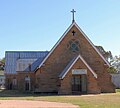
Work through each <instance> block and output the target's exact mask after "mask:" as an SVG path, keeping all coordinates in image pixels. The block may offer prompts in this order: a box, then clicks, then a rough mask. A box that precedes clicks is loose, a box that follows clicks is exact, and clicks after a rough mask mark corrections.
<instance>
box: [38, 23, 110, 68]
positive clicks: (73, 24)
mask: <svg viewBox="0 0 120 108" xmlns="http://www.w3.org/2000/svg"><path fill="white" fill-rule="evenodd" d="M73 26H76V27H77V28H78V30H79V31H80V32H81V33H82V35H83V36H84V37H85V38H86V39H87V41H88V42H89V43H90V44H91V46H92V47H93V48H94V50H95V51H96V52H97V53H98V55H99V56H100V57H101V58H102V59H103V61H104V62H105V63H106V64H107V65H108V66H110V64H109V63H108V61H107V60H106V59H105V58H104V57H103V55H102V54H101V53H100V52H99V51H98V49H97V48H96V47H95V46H94V44H93V43H92V42H91V41H90V39H89V38H88V37H87V35H86V34H85V33H84V32H83V31H82V29H81V28H80V27H79V26H78V25H77V24H76V22H73V23H72V24H71V25H70V26H69V27H68V29H67V30H66V31H65V33H64V34H63V35H62V37H61V38H60V39H59V40H58V42H57V43H56V44H55V45H54V47H53V48H52V49H51V51H50V52H49V54H48V55H47V56H46V57H45V59H44V60H43V61H42V62H41V64H40V65H39V68H40V67H41V66H42V65H43V63H44V62H45V61H46V60H47V59H48V57H49V56H50V55H51V54H52V52H53V51H54V50H55V48H56V47H57V46H58V45H59V43H60V42H61V41H62V40H63V38H64V37H65V36H66V34H67V33H68V32H69V30H70V29H71V28H72V27H73Z"/></svg>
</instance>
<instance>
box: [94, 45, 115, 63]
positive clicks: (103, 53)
mask: <svg viewBox="0 0 120 108" xmlns="http://www.w3.org/2000/svg"><path fill="white" fill-rule="evenodd" d="M96 48H97V49H98V50H99V52H100V53H101V54H102V55H103V56H104V58H105V59H106V60H107V61H109V62H110V61H111V59H112V58H113V56H112V53H111V51H105V50H104V48H103V47H102V46H96Z"/></svg>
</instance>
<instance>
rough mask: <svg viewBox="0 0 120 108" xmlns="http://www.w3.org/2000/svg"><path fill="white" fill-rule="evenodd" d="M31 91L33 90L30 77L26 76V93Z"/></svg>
mask: <svg viewBox="0 0 120 108" xmlns="http://www.w3.org/2000/svg"><path fill="white" fill-rule="evenodd" d="M30 89H31V84H30V77H29V76H26V77H25V91H30Z"/></svg>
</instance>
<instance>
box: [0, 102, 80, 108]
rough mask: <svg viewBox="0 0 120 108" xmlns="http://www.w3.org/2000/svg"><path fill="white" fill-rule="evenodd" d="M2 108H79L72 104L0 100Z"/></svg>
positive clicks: (0, 107)
mask: <svg viewBox="0 0 120 108" xmlns="http://www.w3.org/2000/svg"><path fill="white" fill-rule="evenodd" d="M0 108H79V107H78V106H77V105H73V104H71V103H59V102H46V101H27V100H0Z"/></svg>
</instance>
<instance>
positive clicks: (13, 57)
mask: <svg viewBox="0 0 120 108" xmlns="http://www.w3.org/2000/svg"><path fill="white" fill-rule="evenodd" d="M48 53H49V52H48V51H6V52H5V73H6V74H16V67H17V63H16V62H17V60H20V59H21V60H22V59H38V60H36V61H34V62H33V63H32V69H34V68H36V66H39V65H40V63H41V62H42V60H43V59H44V57H46V55H47V54H48Z"/></svg>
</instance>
